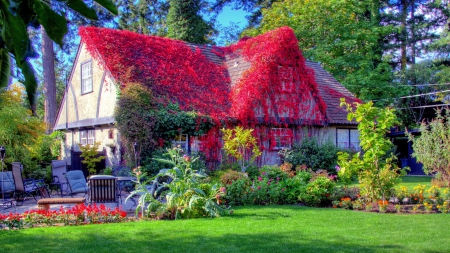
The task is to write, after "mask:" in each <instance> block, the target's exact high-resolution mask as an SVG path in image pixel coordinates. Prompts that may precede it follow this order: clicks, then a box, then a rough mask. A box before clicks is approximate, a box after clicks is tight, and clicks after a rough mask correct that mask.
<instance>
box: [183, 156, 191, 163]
mask: <svg viewBox="0 0 450 253" xmlns="http://www.w3.org/2000/svg"><path fill="white" fill-rule="evenodd" d="M183 159H184V161H185V162H187V163H188V162H190V161H191V157H190V156H188V155H183Z"/></svg>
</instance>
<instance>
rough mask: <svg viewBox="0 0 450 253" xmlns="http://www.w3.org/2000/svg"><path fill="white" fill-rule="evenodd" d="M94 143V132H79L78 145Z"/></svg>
mask: <svg viewBox="0 0 450 253" xmlns="http://www.w3.org/2000/svg"><path fill="white" fill-rule="evenodd" d="M94 142H95V130H81V131H80V144H81V145H86V144H90V145H93V144H94Z"/></svg>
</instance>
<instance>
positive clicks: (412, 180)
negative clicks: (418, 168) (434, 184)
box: [396, 176, 433, 191]
mask: <svg viewBox="0 0 450 253" xmlns="http://www.w3.org/2000/svg"><path fill="white" fill-rule="evenodd" d="M432 178H433V177H430V176H404V177H401V179H402V182H401V183H400V184H398V186H397V187H396V188H398V187H400V186H406V187H408V189H409V190H410V191H412V190H413V189H414V187H416V186H417V185H418V184H421V185H426V188H427V189H428V188H430V187H431V179H432Z"/></svg>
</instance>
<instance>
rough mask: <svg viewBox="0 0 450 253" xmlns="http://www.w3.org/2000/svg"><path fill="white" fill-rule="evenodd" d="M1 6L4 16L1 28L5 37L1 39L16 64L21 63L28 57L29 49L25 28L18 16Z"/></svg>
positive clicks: (3, 5)
mask: <svg viewBox="0 0 450 253" xmlns="http://www.w3.org/2000/svg"><path fill="white" fill-rule="evenodd" d="M6 6H7V5H5V4H4V1H3V4H2V14H3V15H4V20H3V22H4V23H3V28H4V31H5V35H4V37H3V39H4V40H5V42H6V44H7V48H8V51H10V52H11V53H13V54H14V55H15V57H16V62H19V63H20V62H23V61H25V59H26V58H27V57H28V56H29V55H28V52H31V50H29V49H30V48H31V46H30V39H29V38H28V33H27V27H26V25H25V23H24V22H23V20H22V19H21V18H20V17H19V16H14V15H12V14H11V12H10V11H9V10H7V9H6V8H5V7H6Z"/></svg>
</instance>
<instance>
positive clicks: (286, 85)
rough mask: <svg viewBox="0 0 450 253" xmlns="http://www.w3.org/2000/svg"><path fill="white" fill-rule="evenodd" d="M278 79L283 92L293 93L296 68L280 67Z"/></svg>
mask: <svg viewBox="0 0 450 253" xmlns="http://www.w3.org/2000/svg"><path fill="white" fill-rule="evenodd" d="M278 78H279V79H280V83H281V90H282V91H286V92H292V91H293V89H294V68H292V67H284V66H278Z"/></svg>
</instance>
